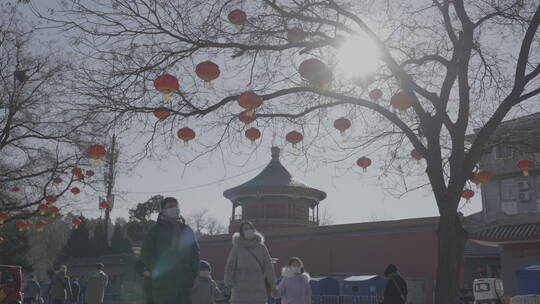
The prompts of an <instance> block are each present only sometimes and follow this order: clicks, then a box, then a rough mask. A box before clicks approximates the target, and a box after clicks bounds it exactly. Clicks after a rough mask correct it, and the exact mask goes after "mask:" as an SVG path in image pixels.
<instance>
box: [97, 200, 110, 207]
mask: <svg viewBox="0 0 540 304" xmlns="http://www.w3.org/2000/svg"><path fill="white" fill-rule="evenodd" d="M109 207H110V205H109V202H106V201H103V202H101V203H99V209H108V208H109Z"/></svg>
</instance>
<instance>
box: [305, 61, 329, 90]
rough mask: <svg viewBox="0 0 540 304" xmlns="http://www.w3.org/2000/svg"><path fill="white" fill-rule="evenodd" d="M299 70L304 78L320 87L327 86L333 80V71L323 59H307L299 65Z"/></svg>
mask: <svg viewBox="0 0 540 304" xmlns="http://www.w3.org/2000/svg"><path fill="white" fill-rule="evenodd" d="M298 72H299V73H300V76H302V78H304V79H306V80H307V81H309V83H310V84H311V85H313V86H315V87H318V88H325V87H327V86H328V85H329V84H330V83H331V82H332V77H333V76H332V71H331V70H330V68H329V67H328V66H327V65H326V64H325V63H324V62H322V61H320V60H318V59H315V58H310V59H307V60H305V61H304V62H302V63H301V64H300V66H299V67H298Z"/></svg>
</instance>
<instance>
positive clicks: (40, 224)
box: [36, 221, 47, 232]
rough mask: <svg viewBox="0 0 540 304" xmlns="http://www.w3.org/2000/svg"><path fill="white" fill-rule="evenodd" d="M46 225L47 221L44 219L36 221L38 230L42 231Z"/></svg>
mask: <svg viewBox="0 0 540 304" xmlns="http://www.w3.org/2000/svg"><path fill="white" fill-rule="evenodd" d="M45 226H47V223H45V222H44V221H37V222H36V230H37V232H42V231H43V229H45Z"/></svg>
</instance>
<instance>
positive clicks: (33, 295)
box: [23, 274, 41, 304]
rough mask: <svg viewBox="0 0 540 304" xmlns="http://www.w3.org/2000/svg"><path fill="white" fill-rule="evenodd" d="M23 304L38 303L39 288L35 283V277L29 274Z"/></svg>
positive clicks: (39, 296)
mask: <svg viewBox="0 0 540 304" xmlns="http://www.w3.org/2000/svg"><path fill="white" fill-rule="evenodd" d="M23 292H24V304H36V303H39V299H40V298H41V287H40V286H39V283H38V282H37V281H36V276H35V275H33V274H31V275H30V277H29V278H28V280H27V281H26V287H25V288H24V291H23Z"/></svg>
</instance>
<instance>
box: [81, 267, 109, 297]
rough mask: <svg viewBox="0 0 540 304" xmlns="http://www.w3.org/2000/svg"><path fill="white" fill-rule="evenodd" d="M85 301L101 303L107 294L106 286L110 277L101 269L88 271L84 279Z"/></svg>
mask: <svg viewBox="0 0 540 304" xmlns="http://www.w3.org/2000/svg"><path fill="white" fill-rule="evenodd" d="M83 282H84V286H85V292H84V303H85V304H101V303H103V296H104V295H105V288H106V287H107V283H108V282H109V277H108V276H107V275H106V274H105V272H103V271H101V270H94V271H92V272H90V273H88V274H87V275H86V276H85V277H84V279H83Z"/></svg>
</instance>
